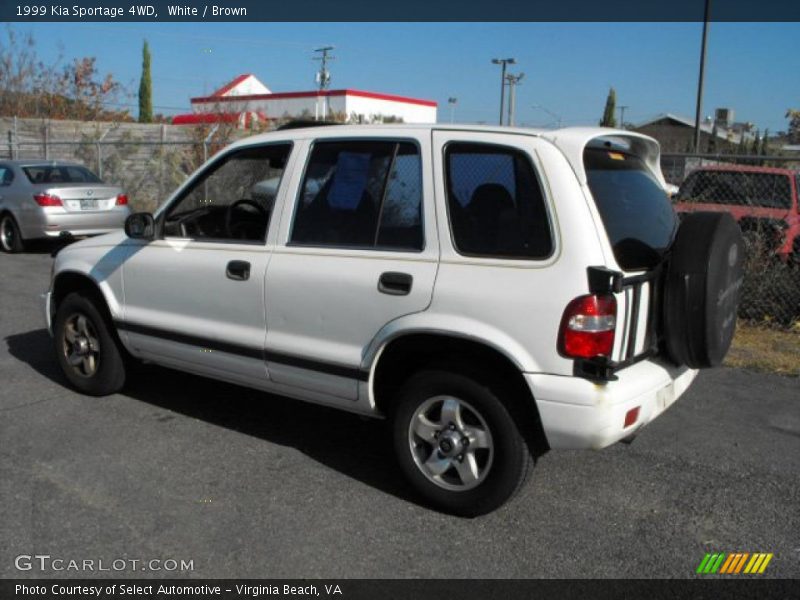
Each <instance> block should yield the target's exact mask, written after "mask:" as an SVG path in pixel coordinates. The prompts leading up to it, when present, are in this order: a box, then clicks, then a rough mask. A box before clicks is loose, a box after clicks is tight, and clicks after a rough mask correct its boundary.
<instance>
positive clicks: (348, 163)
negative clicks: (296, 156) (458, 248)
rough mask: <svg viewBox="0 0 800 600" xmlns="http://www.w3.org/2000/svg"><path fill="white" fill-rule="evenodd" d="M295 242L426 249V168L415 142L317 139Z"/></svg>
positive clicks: (302, 191)
mask: <svg viewBox="0 0 800 600" xmlns="http://www.w3.org/2000/svg"><path fill="white" fill-rule="evenodd" d="M290 243H292V244H297V245H308V246H330V247H344V248H374V249H387V250H408V251H420V250H422V248H423V234H422V170H421V164H420V155H419V149H418V148H417V146H416V145H415V144H412V143H410V142H395V141H335V142H317V143H316V144H314V148H313V150H312V151H311V156H310V158H309V161H308V166H307V167H306V173H305V177H304V178H303V184H302V186H301V188H300V194H299V196H298V199H297V210H296V211H295V218H294V225H293V227H292V234H291V238H290Z"/></svg>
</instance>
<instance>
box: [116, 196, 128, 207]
mask: <svg viewBox="0 0 800 600" xmlns="http://www.w3.org/2000/svg"><path fill="white" fill-rule="evenodd" d="M116 204H117V206H125V205H126V204H128V195H127V194H119V195H117V203H116Z"/></svg>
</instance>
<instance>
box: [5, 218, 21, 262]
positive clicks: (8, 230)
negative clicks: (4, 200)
mask: <svg viewBox="0 0 800 600" xmlns="http://www.w3.org/2000/svg"><path fill="white" fill-rule="evenodd" d="M0 248H2V250H3V252H8V253H14V252H21V251H22V249H23V241H22V236H21V235H20V233H19V228H18V227H17V223H16V221H14V217H12V216H11V215H4V216H3V218H2V219H0Z"/></svg>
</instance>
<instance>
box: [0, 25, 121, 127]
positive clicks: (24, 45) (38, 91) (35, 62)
mask: <svg viewBox="0 0 800 600" xmlns="http://www.w3.org/2000/svg"><path fill="white" fill-rule="evenodd" d="M63 63H64V60H63V57H62V56H58V57H57V58H56V59H55V60H54V61H53V62H52V63H51V64H46V63H44V62H43V61H42V60H41V59H40V58H39V56H38V54H37V52H36V44H35V42H34V40H33V37H32V36H31V35H29V34H28V35H22V36H19V35H17V34H16V33H15V31H14V30H13V29H12V28H11V27H7V28H6V35H5V36H0V114H2V115H3V116H17V117H22V118H25V117H41V118H45V119H79V120H100V121H129V120H130V116H129V115H128V111H126V110H115V109H108V108H106V107H107V106H109V105H113V104H114V101H115V100H116V98H117V96H118V95H119V94H120V93H122V91H123V90H122V86H121V85H120V84H119V83H118V82H117V81H115V80H114V78H113V77H112V76H111V75H110V74H109V75H106V76H105V77H101V75H100V73H99V72H98V70H97V66H96V64H95V59H94V58H93V57H84V58H80V59H74V60H73V61H72V62H68V63H66V64H63Z"/></svg>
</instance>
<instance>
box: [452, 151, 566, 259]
mask: <svg viewBox="0 0 800 600" xmlns="http://www.w3.org/2000/svg"><path fill="white" fill-rule="evenodd" d="M445 163H446V186H447V206H448V212H449V215H450V226H451V231H452V235H453V242H454V244H455V247H456V250H458V252H459V253H461V254H465V255H469V256H484V257H504V258H521V259H537V258H538V259H542V258H547V257H548V256H550V254H551V253H552V251H553V238H552V234H551V230H550V222H549V219H548V216H547V209H546V207H545V201H544V195H543V193H542V188H541V186H540V185H539V181H538V178H537V176H536V173H535V171H534V168H533V165H532V164H531V161H530V159H529V158H528V157H527V156H526V155H525V154H524V153H523V152H521V151H520V150H517V149H515V148H509V147H505V146H495V145H490V144H467V143H452V144H448V146H447V147H446V149H445Z"/></svg>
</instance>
